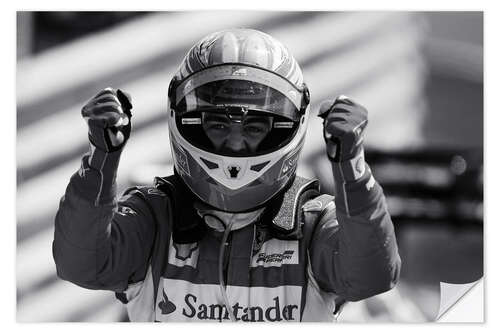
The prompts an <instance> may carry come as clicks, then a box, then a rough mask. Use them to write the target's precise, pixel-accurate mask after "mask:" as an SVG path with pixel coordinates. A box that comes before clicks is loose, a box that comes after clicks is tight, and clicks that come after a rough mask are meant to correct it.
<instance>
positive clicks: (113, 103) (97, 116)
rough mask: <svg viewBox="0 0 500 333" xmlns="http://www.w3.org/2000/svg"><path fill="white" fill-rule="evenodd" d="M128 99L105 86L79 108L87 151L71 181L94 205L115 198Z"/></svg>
mask: <svg viewBox="0 0 500 333" xmlns="http://www.w3.org/2000/svg"><path fill="white" fill-rule="evenodd" d="M130 100H131V98H130V95H128V94H126V93H124V92H123V91H121V90H115V89H113V88H106V89H104V90H101V91H100V92H99V93H98V94H97V95H96V96H95V97H93V98H91V99H90V101H88V102H87V104H85V106H84V107H83V108H82V116H83V118H84V119H85V120H86V121H87V124H88V136H89V140H90V151H89V152H88V153H87V154H85V155H84V156H83V159H82V164H81V167H80V170H79V171H78V173H77V174H76V175H74V181H73V180H72V184H73V185H74V186H76V188H78V193H80V195H81V196H83V197H84V198H85V199H87V200H88V201H91V202H93V203H94V205H95V206H100V205H103V204H108V203H110V202H113V201H114V200H115V196H116V176H117V171H118V164H119V160H120V155H121V153H122V151H123V147H124V146H125V144H126V143H127V140H128V138H129V137H130V131H131V129H132V125H131V121H130V118H131V117H132V114H131V112H130V110H131V109H132V103H131V102H130ZM72 179H73V178H72Z"/></svg>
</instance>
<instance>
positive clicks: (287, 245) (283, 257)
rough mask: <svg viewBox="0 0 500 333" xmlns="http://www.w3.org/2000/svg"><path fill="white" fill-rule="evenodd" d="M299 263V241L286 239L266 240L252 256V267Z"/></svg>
mask: <svg viewBox="0 0 500 333" xmlns="http://www.w3.org/2000/svg"><path fill="white" fill-rule="evenodd" d="M298 263H299V241H298V240H295V241H285V240H280V239H276V238H272V239H269V240H267V241H265V242H264V243H263V244H262V246H261V247H260V250H259V251H258V252H257V253H255V254H254V255H253V257H252V267H258V266H264V267H272V266H274V267H276V266H281V265H294V264H298Z"/></svg>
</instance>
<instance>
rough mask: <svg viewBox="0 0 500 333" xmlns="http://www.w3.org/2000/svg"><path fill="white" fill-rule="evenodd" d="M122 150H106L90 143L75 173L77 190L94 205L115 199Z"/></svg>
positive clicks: (107, 202) (74, 181) (108, 202)
mask: <svg viewBox="0 0 500 333" xmlns="http://www.w3.org/2000/svg"><path fill="white" fill-rule="evenodd" d="M121 153H122V150H118V151H116V152H110V153H108V152H105V151H103V150H101V149H99V148H97V147H95V146H94V145H92V144H90V150H89V152H88V153H87V154H85V155H84V157H83V159H82V164H81V167H80V169H79V170H78V172H77V173H76V174H75V175H73V178H74V180H73V183H74V186H75V187H76V189H77V192H78V193H79V194H80V196H82V197H83V198H85V199H86V200H88V201H89V202H92V203H93V205H94V206H100V205H105V204H110V203H112V202H114V201H115V196H116V175H117V171H118V164H119V162H120V155H121Z"/></svg>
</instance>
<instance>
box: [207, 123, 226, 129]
mask: <svg viewBox="0 0 500 333" xmlns="http://www.w3.org/2000/svg"><path fill="white" fill-rule="evenodd" d="M208 128H209V129H213V130H226V129H227V128H228V126H227V125H226V124H223V123H214V124H209V125H208Z"/></svg>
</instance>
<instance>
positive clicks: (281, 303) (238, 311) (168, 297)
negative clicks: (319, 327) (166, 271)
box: [155, 278, 302, 322]
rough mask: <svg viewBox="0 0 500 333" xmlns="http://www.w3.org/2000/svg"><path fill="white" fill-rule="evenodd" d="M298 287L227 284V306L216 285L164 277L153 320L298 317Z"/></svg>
mask: <svg viewBox="0 0 500 333" xmlns="http://www.w3.org/2000/svg"><path fill="white" fill-rule="evenodd" d="M301 290H302V288H301V287H300V286H280V287H274V288H267V287H236V286H227V289H226V291H227V295H228V299H229V304H230V309H227V308H226V306H225V305H224V302H223V300H222V295H221V292H220V287H219V285H215V284H194V283H191V282H188V281H183V280H174V279H164V278H162V279H161V280H160V284H159V286H158V298H157V300H156V306H155V320H156V321H176V322H179V321H200V320H202V321H219V322H222V321H230V320H231V319H230V317H229V312H228V311H231V312H232V313H233V315H234V317H235V318H236V320H237V321H244V322H265V321H271V322H280V321H299V320H300V312H301V309H300V297H301Z"/></svg>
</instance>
